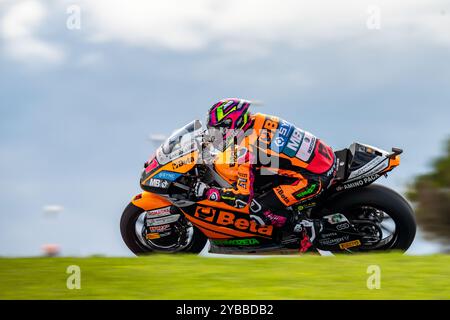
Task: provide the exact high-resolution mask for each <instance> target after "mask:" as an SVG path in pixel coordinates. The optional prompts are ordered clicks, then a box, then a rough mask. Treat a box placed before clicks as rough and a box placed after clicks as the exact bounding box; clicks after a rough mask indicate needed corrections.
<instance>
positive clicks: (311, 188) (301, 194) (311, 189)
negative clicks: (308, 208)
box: [295, 183, 317, 199]
mask: <svg viewBox="0 0 450 320" xmlns="http://www.w3.org/2000/svg"><path fill="white" fill-rule="evenodd" d="M316 190H317V183H313V184H312V185H310V186H309V187H307V188H306V189H305V190H302V191H300V192H299V193H297V194H296V195H295V197H296V198H297V199H302V198H304V197H306V196H308V195H310V194H313V193H314V191H316Z"/></svg>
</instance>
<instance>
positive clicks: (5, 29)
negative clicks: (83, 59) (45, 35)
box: [0, 0, 64, 65]
mask: <svg viewBox="0 0 450 320" xmlns="http://www.w3.org/2000/svg"><path fill="white" fill-rule="evenodd" d="M46 16H47V9H46V7H45V6H44V5H43V4H41V3H40V2H38V1H36V0H27V1H17V2H15V3H14V4H13V5H11V7H10V8H9V10H8V11H7V12H6V13H5V14H4V16H3V17H2V20H1V25H0V32H1V36H2V38H3V40H4V44H5V45H4V49H5V51H6V53H7V54H8V55H9V56H10V57H11V58H13V59H16V60H20V61H22V62H26V63H28V64H31V65H38V64H39V63H41V62H49V63H58V62H61V61H62V60H63V58H64V53H63V51H62V50H61V49H60V48H59V47H57V46H56V45H53V44H51V43H48V42H46V41H44V40H42V39H39V38H38V37H37V36H36V35H35V30H37V29H38V28H39V26H41V24H42V23H43V22H44V20H45V18H46Z"/></svg>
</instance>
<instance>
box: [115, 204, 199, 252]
mask: <svg viewBox="0 0 450 320" xmlns="http://www.w3.org/2000/svg"><path fill="white" fill-rule="evenodd" d="M146 213H147V212H146V211H145V210H144V209H142V208H139V207H137V206H135V205H134V204H132V203H130V204H129V205H128V206H127V207H126V208H125V210H124V212H123V214H122V218H121V219H120V233H121V235H122V239H123V241H124V242H125V244H126V245H127V247H128V248H129V249H130V250H131V251H132V252H133V253H134V254H136V255H144V254H148V253H152V252H159V253H178V252H190V253H199V252H200V251H201V250H202V249H203V248H204V246H205V244H206V241H207V239H206V237H205V236H204V235H203V234H202V233H201V232H200V230H198V229H197V228H196V227H194V226H193V225H192V224H191V223H190V222H189V221H187V220H186V218H185V217H184V216H183V215H182V214H180V217H179V219H177V221H174V222H173V223H171V226H170V227H171V232H170V234H167V235H165V236H161V237H154V238H153V239H151V238H150V237H147V236H146V235H147V232H146V228H145V217H146Z"/></svg>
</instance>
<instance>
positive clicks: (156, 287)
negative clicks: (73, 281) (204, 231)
mask: <svg viewBox="0 0 450 320" xmlns="http://www.w3.org/2000/svg"><path fill="white" fill-rule="evenodd" d="M69 265H78V266H80V268H81V289H80V290H68V289H67V287H66V280H67V277H68V276H69V275H68V274H67V273H66V269H67V267H68V266H69ZM369 265H378V266H379V267H380V268H381V288H380V289H378V290H377V289H375V290H369V289H368V288H367V285H366V283H367V278H368V277H369V276H370V275H369V274H367V267H368V266H369ZM449 298H450V256H446V255H434V256H421V257H415V256H403V255H400V254H372V255H343V256H337V257H320V256H303V257H272V258H262V259H237V258H206V257H198V256H189V255H177V256H175V255H172V256H167V255H166V256H163V255H155V256H150V257H145V258H23V259H22V258H21V259H8V258H6V259H0V299H449Z"/></svg>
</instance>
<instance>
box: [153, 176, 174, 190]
mask: <svg viewBox="0 0 450 320" xmlns="http://www.w3.org/2000/svg"><path fill="white" fill-rule="evenodd" d="M169 184H170V183H169V181H167V180H161V179H156V178H151V179H150V180H148V182H147V185H148V186H149V187H153V188H161V189H166V188H167V187H169Z"/></svg>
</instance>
